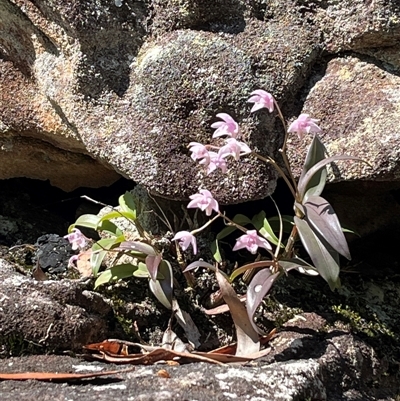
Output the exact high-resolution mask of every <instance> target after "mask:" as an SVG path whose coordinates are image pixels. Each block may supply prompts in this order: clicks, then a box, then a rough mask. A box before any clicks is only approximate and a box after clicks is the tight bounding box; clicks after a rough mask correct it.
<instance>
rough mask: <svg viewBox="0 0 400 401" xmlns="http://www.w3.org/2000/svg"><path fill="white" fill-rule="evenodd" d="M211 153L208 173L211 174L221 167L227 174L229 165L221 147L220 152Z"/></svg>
mask: <svg viewBox="0 0 400 401" xmlns="http://www.w3.org/2000/svg"><path fill="white" fill-rule="evenodd" d="M209 155H210V163H209V164H208V166H207V175H209V174H211V173H212V172H213V171H214V170H216V169H217V168H219V169H221V171H222V172H223V173H224V174H225V173H226V170H227V169H228V167H227V166H226V161H225V159H224V156H223V155H222V154H221V149H220V150H219V152H218V153H216V152H212V151H211V152H209Z"/></svg>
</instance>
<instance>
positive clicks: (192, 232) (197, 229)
mask: <svg viewBox="0 0 400 401" xmlns="http://www.w3.org/2000/svg"><path fill="white" fill-rule="evenodd" d="M220 215H221V213H220V212H218V214H216V215H215V216H214V217H213V218H212V219H211V220H208V221H207V223H205V224H204V225H202V226H201V227H200V228H196V229H195V230H193V231H191V232H190V234H192V235H194V234H197V233H199V232H200V231H202V230H204V229H205V228H206V227H208V226H209V225H210V224H211V223H212V222H214V221H215V220H217V218H218V217H219V216H220Z"/></svg>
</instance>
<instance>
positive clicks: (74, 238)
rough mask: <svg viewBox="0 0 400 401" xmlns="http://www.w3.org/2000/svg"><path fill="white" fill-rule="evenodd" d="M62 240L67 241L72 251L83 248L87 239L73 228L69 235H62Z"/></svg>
mask: <svg viewBox="0 0 400 401" xmlns="http://www.w3.org/2000/svg"><path fill="white" fill-rule="evenodd" d="M64 238H65V239H67V240H68V241H69V243H70V244H71V248H72V249H73V250H74V251H75V250H77V249H82V248H84V247H85V246H86V243H87V238H86V237H85V236H84V235H83V234H82V233H81V230H78V229H77V228H74V229H73V230H72V232H71V233H70V234H67V235H64Z"/></svg>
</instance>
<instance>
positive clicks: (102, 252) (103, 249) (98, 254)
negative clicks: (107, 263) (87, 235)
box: [90, 235, 124, 277]
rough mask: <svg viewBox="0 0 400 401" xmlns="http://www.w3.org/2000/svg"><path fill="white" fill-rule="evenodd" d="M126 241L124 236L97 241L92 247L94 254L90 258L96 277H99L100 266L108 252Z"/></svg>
mask: <svg viewBox="0 0 400 401" xmlns="http://www.w3.org/2000/svg"><path fill="white" fill-rule="evenodd" d="M123 240H124V236H123V235H122V236H120V237H114V238H102V239H101V240H99V241H97V242H96V243H95V244H93V246H92V254H91V256H90V265H91V266H92V271H93V275H94V277H96V276H97V273H98V272H99V269H100V266H101V264H102V262H103V259H104V257H105V256H106V254H107V252H108V250H110V249H111V248H113V247H114V246H117V245H118V244H119V243H121V242H122V241H123Z"/></svg>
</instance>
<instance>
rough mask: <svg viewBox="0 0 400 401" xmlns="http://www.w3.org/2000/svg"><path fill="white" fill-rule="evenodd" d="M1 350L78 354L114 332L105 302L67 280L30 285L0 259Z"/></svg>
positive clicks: (98, 296) (27, 279) (100, 297)
mask: <svg viewBox="0 0 400 401" xmlns="http://www.w3.org/2000/svg"><path fill="white" fill-rule="evenodd" d="M0 300H1V303H0V344H1V345H0V349H1V355H2V356H3V357H4V356H7V355H10V354H11V355H13V354H15V353H17V354H18V353H19V352H22V350H23V349H30V350H31V352H33V351H36V352H46V351H49V350H58V351H64V350H72V351H81V349H82V346H83V345H85V344H88V343H91V342H97V341H100V340H103V339H104V338H106V337H109V336H110V335H112V334H113V333H115V330H116V321H115V318H114V316H113V312H112V309H111V307H110V305H109V304H108V303H107V302H106V301H105V300H104V298H103V297H102V296H101V295H99V294H97V293H94V292H92V291H88V290H86V289H85V286H84V285H83V284H82V283H79V282H77V281H71V280H61V281H49V280H47V281H35V280H34V279H32V278H29V277H26V276H23V275H21V274H20V273H17V272H16V271H15V270H14V269H13V268H12V265H11V264H10V263H8V262H6V261H5V260H3V259H0Z"/></svg>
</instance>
